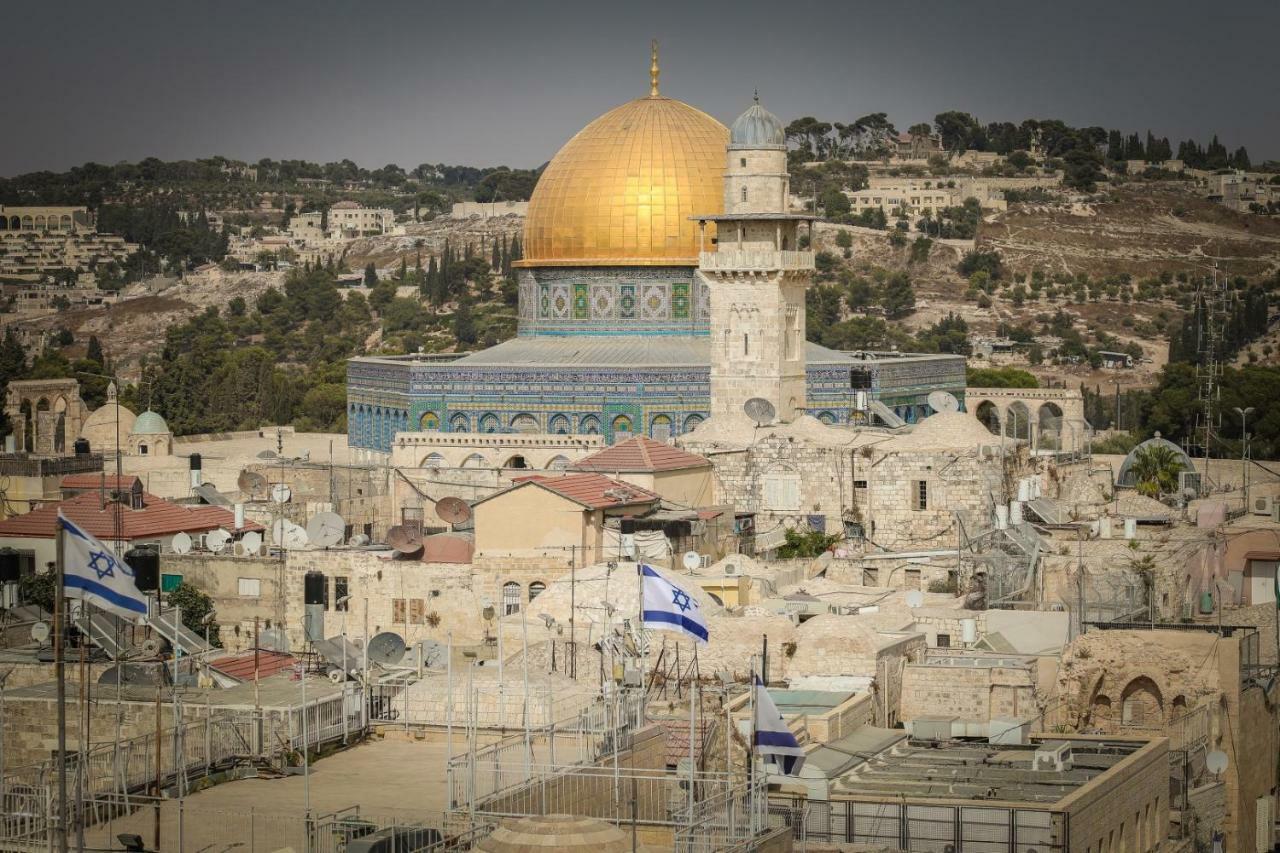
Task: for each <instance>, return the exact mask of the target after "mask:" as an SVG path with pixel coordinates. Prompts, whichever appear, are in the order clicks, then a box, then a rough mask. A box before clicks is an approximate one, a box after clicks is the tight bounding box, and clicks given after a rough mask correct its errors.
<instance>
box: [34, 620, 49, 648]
mask: <svg viewBox="0 0 1280 853" xmlns="http://www.w3.org/2000/svg"><path fill="white" fill-rule="evenodd" d="M52 633H53V632H52V631H51V630H50V628H49V623H48V622H37V623H35V624H34V625H32V626H31V642H33V643H35V644H37V645H40V646H43V645H44V644H45V643H47V642H49V636H50V635H51V634H52Z"/></svg>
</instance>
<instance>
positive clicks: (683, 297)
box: [671, 281, 689, 320]
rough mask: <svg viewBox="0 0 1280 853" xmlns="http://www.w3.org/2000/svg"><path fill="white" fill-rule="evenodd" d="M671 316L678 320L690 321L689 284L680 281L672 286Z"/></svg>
mask: <svg viewBox="0 0 1280 853" xmlns="http://www.w3.org/2000/svg"><path fill="white" fill-rule="evenodd" d="M671 316H672V317H674V318H675V319H677V320H688V319H689V283H688V282H687V281H679V282H676V283H675V284H673V285H671Z"/></svg>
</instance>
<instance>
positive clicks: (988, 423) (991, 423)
mask: <svg viewBox="0 0 1280 853" xmlns="http://www.w3.org/2000/svg"><path fill="white" fill-rule="evenodd" d="M973 416H974V417H975V418H977V419H978V420H979V421H980V422H981V423H982V425H983V426H984V427H986V428H987V431H988V432H990V433H991V434H992V435H999V434H1000V409H999V407H998V406H996V404H995V403H993V402H991V401H990V400H983V401H982V402H981V403H979V404H978V408H976V409H974V410H973Z"/></svg>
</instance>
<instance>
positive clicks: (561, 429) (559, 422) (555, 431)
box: [547, 415, 569, 435]
mask: <svg viewBox="0 0 1280 853" xmlns="http://www.w3.org/2000/svg"><path fill="white" fill-rule="evenodd" d="M547 431H548V432H550V433H551V434H552V435H567V434H568V432H569V419H568V418H566V417H565V416H564V415H552V416H551V420H550V421H549V422H548V423H547Z"/></svg>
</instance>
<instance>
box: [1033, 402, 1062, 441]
mask: <svg viewBox="0 0 1280 853" xmlns="http://www.w3.org/2000/svg"><path fill="white" fill-rule="evenodd" d="M1036 446H1037V447H1043V448H1045V449H1046V450H1061V449H1062V408H1061V407H1060V406H1059V405H1058V404H1057V403H1043V404H1041V406H1040V411H1039V412H1038V413H1037V414H1036Z"/></svg>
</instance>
